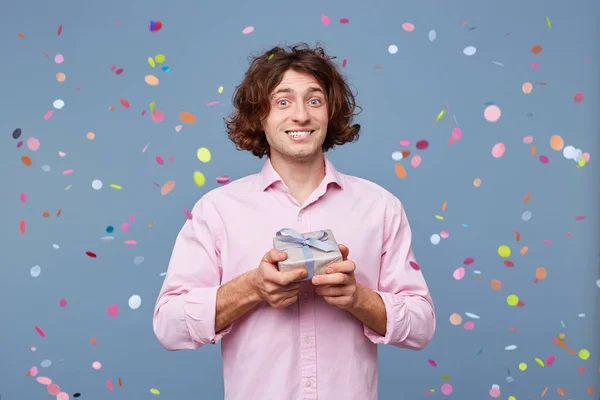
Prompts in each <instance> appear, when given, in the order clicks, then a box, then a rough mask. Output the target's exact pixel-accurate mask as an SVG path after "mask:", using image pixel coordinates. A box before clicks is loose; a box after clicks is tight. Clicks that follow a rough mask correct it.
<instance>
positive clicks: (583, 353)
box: [579, 349, 590, 360]
mask: <svg viewBox="0 0 600 400" xmlns="http://www.w3.org/2000/svg"><path fill="white" fill-rule="evenodd" d="M579 358H581V359H582V360H587V359H588V358H590V352H589V351H587V350H586V349H581V350H579Z"/></svg>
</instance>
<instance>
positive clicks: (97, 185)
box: [92, 179, 102, 190]
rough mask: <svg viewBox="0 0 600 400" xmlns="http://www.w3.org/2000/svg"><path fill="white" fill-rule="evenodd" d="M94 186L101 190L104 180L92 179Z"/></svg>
mask: <svg viewBox="0 0 600 400" xmlns="http://www.w3.org/2000/svg"><path fill="white" fill-rule="evenodd" d="M92 188H93V189H94V190H100V189H102V181H101V180H100V179H94V180H93V181H92Z"/></svg>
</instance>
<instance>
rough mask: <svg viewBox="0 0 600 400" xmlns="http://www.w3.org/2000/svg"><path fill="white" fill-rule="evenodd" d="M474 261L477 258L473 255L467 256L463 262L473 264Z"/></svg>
mask: <svg viewBox="0 0 600 400" xmlns="http://www.w3.org/2000/svg"><path fill="white" fill-rule="evenodd" d="M474 261H475V259H474V258H473V257H467V258H465V259H464V261H463V264H465V265H471V264H473V262H474Z"/></svg>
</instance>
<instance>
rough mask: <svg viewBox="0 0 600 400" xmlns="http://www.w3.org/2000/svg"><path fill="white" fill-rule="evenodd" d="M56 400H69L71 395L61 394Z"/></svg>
mask: <svg viewBox="0 0 600 400" xmlns="http://www.w3.org/2000/svg"><path fill="white" fill-rule="evenodd" d="M56 400H69V394H68V393H66V392H60V393H59V394H58V396H56Z"/></svg>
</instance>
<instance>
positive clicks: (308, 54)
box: [224, 43, 362, 158]
mask: <svg viewBox="0 0 600 400" xmlns="http://www.w3.org/2000/svg"><path fill="white" fill-rule="evenodd" d="M335 58H336V57H329V56H327V55H326V54H325V50H324V48H323V46H320V45H317V46H316V47H315V48H313V49H311V48H310V46H309V45H308V44H306V43H297V44H294V45H291V46H287V48H285V47H280V46H276V47H274V48H272V49H271V50H268V51H266V52H264V53H262V54H260V55H257V56H254V57H253V58H251V60H250V67H249V68H248V71H247V72H246V74H245V76H244V79H243V81H242V83H241V84H240V85H239V86H237V87H236V89H235V92H234V94H233V105H234V107H235V111H234V113H233V114H232V115H231V116H230V117H229V118H224V121H225V125H226V126H227V135H228V136H229V139H230V140H231V141H232V142H233V143H234V144H235V145H236V149H237V150H247V151H251V152H252V154H254V155H255V156H257V157H258V158H263V156H264V155H267V157H268V156H269V155H270V151H269V143H268V142H267V139H266V136H265V132H264V131H263V128H262V124H261V121H262V120H264V119H265V118H266V117H267V116H268V115H269V112H270V107H271V103H270V101H269V95H270V93H271V92H272V91H273V90H274V89H275V87H276V86H277V85H278V84H279V83H280V82H281V80H282V79H283V75H284V73H285V72H286V71H287V70H288V69H292V70H294V71H296V72H301V73H309V74H312V75H313V76H314V77H315V79H316V80H317V81H318V82H319V84H321V86H322V87H323V89H324V91H325V97H326V99H327V109H328V112H329V123H328V127H327V135H326V137H325V141H324V142H323V146H322V149H323V152H326V151H327V150H329V149H331V148H333V147H335V145H342V144H344V143H348V142H354V141H356V140H358V137H359V132H360V125H359V124H352V119H353V117H354V116H355V115H358V114H359V113H355V112H354V111H355V109H356V108H359V109H361V110H362V108H361V107H360V106H358V105H356V102H355V98H354V95H353V94H352V92H351V90H350V87H349V85H348V84H347V83H346V80H345V78H344V77H343V76H342V74H341V73H340V72H339V70H338V68H337V66H336V64H334V63H333V62H332V61H331V60H333V59H335Z"/></svg>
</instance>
